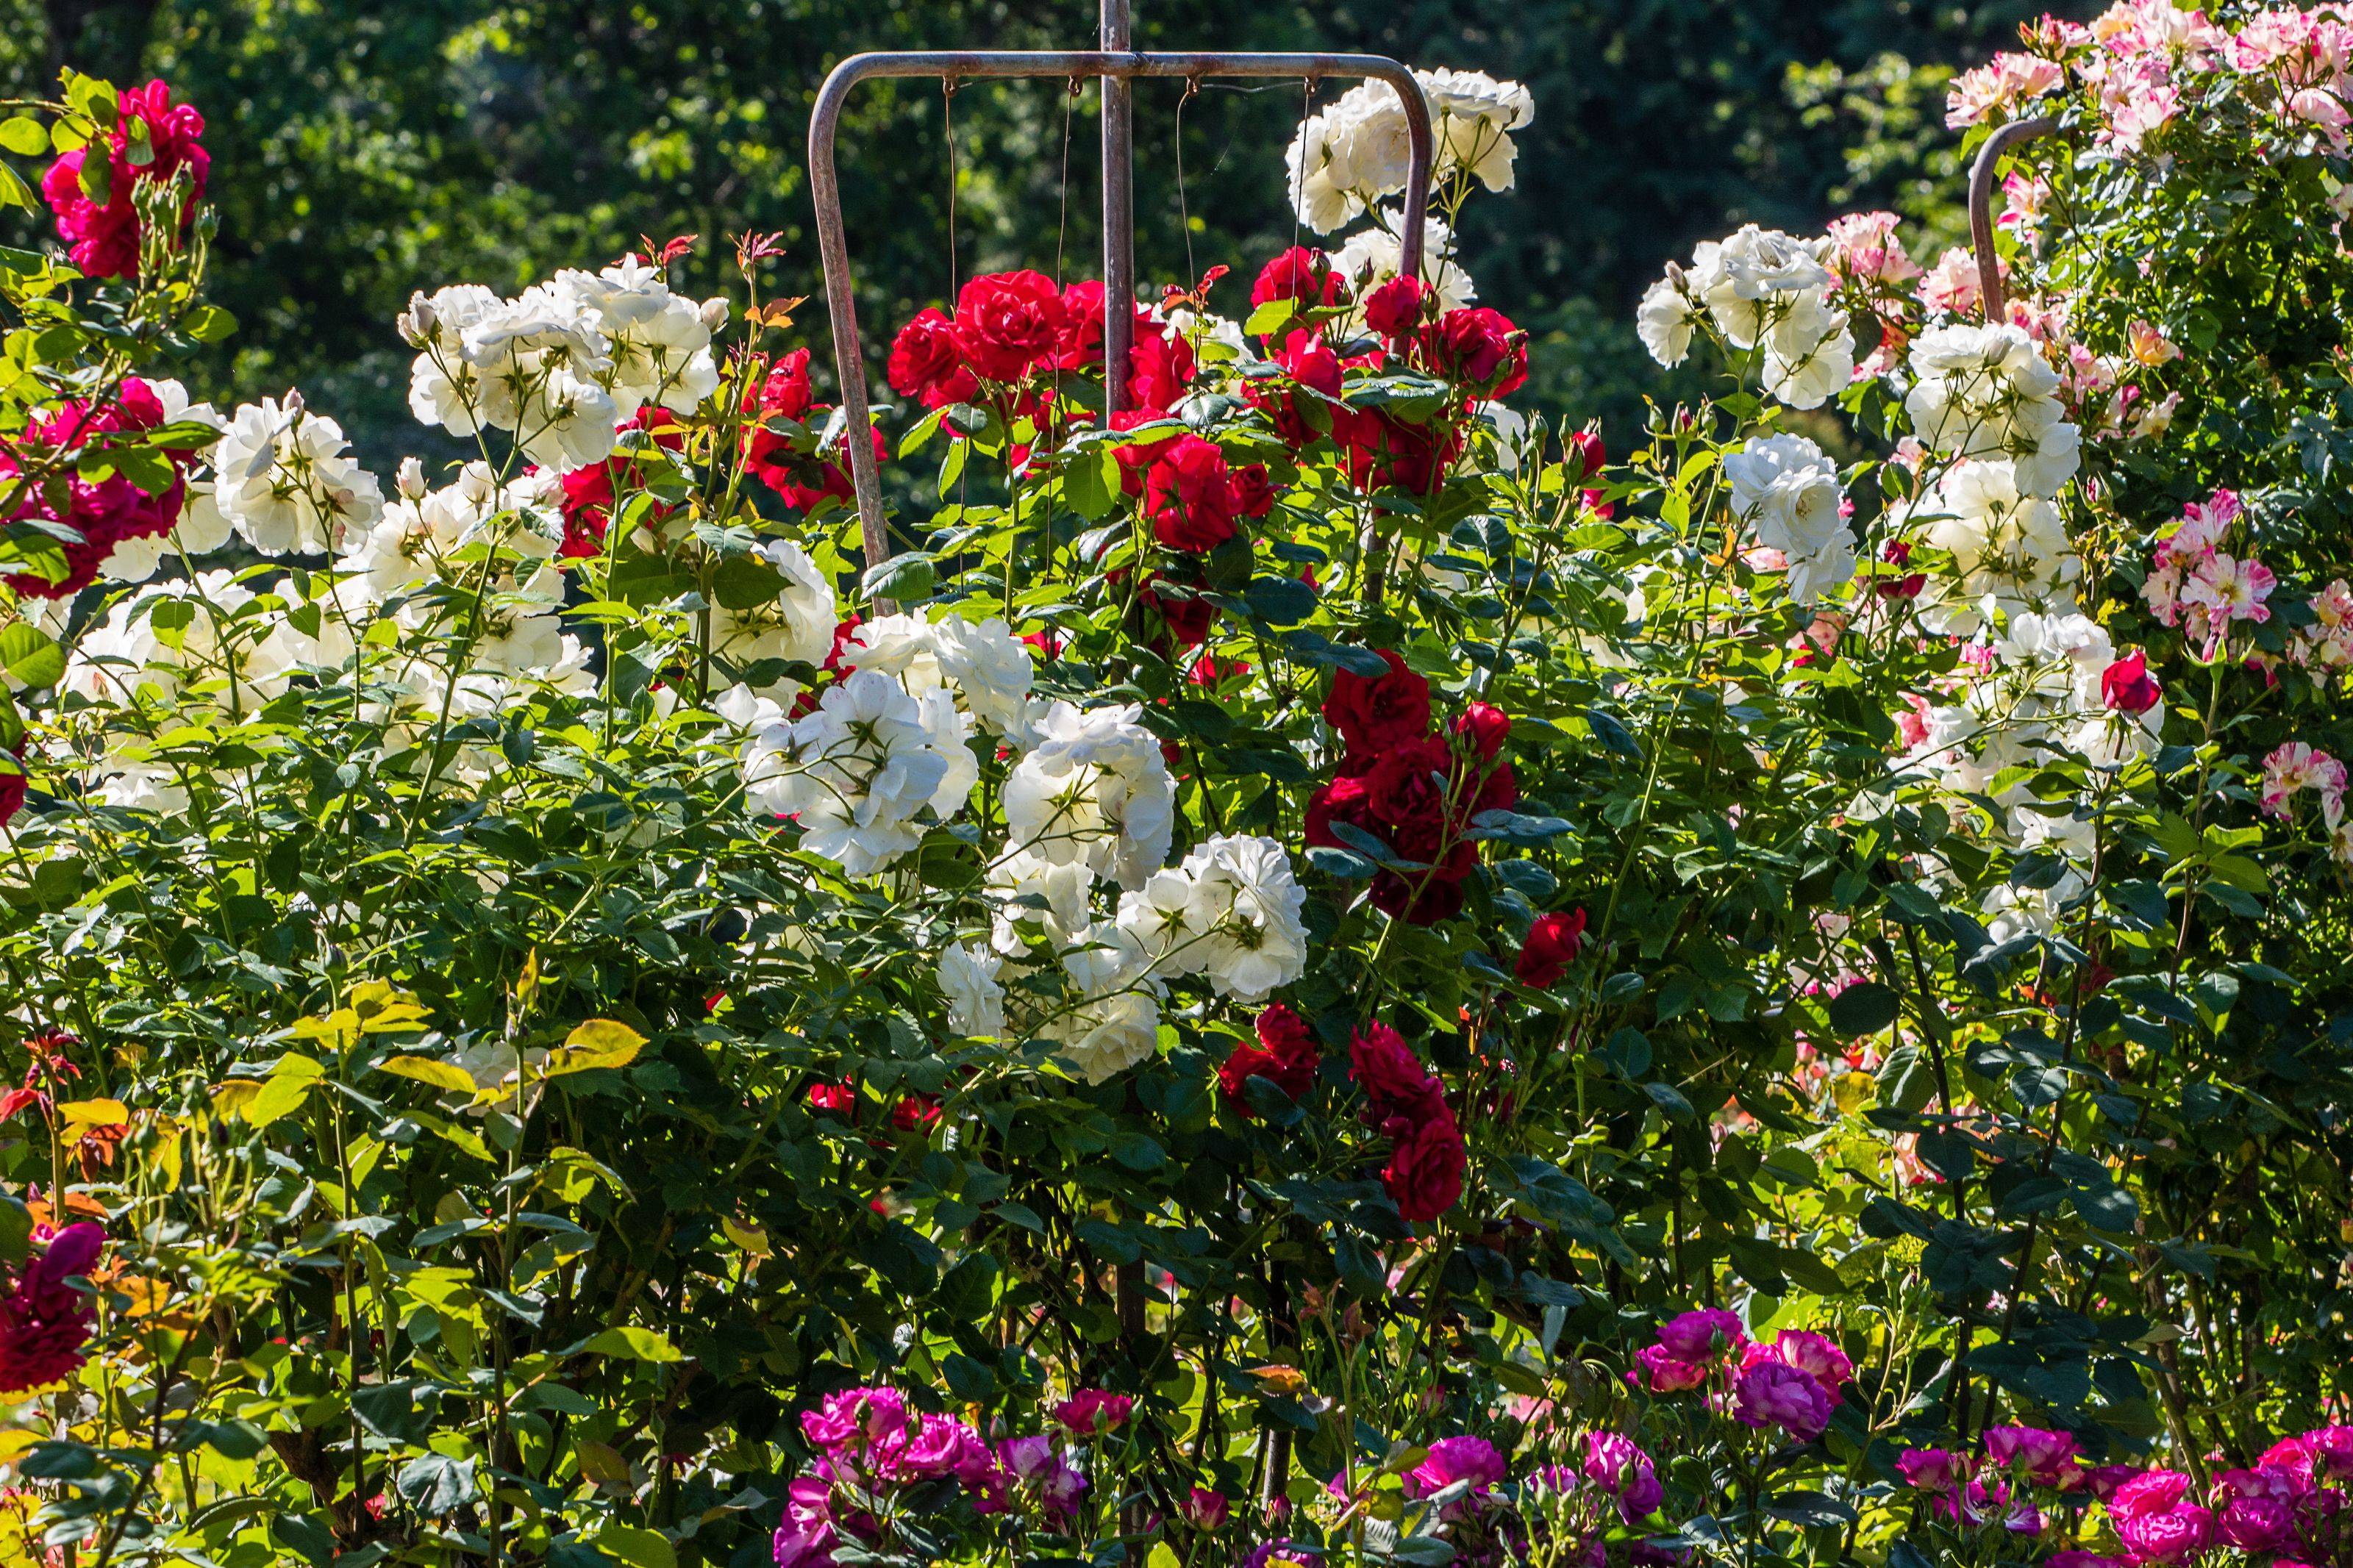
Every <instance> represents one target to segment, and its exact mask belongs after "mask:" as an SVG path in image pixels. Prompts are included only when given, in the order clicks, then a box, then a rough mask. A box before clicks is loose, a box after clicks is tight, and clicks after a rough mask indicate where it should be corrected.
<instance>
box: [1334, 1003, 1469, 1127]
mask: <svg viewBox="0 0 2353 1568" xmlns="http://www.w3.org/2000/svg"><path fill="white" fill-rule="evenodd" d="M1348 1076H1349V1078H1351V1079H1354V1080H1355V1081H1356V1087H1357V1088H1359V1089H1363V1090H1364V1091H1365V1117H1366V1120H1367V1121H1371V1122H1372V1123H1373V1124H1374V1125H1375V1126H1378V1125H1379V1124H1380V1123H1381V1122H1383V1121H1388V1119H1389V1118H1390V1117H1393V1116H1403V1117H1406V1118H1408V1119H1409V1120H1411V1121H1424V1120H1426V1119H1428V1118H1430V1117H1431V1116H1434V1115H1439V1114H1441V1113H1443V1112H1444V1110H1445V1109H1446V1088H1445V1086H1444V1085H1443V1084H1441V1083H1440V1082H1439V1081H1438V1079H1436V1078H1435V1077H1433V1076H1432V1075H1431V1073H1430V1069H1429V1068H1425V1067H1423V1066H1422V1065H1421V1058H1419V1057H1417V1056H1415V1055H1414V1054H1413V1047H1411V1046H1409V1045H1407V1044H1406V1043H1405V1037H1404V1036H1402V1035H1400V1034H1398V1032H1397V1031H1396V1030H1395V1029H1392V1028H1390V1027H1389V1026H1388V1025H1387V1024H1372V1025H1368V1026H1366V1027H1364V1028H1362V1029H1359V1030H1357V1031H1356V1033H1355V1034H1354V1035H1352V1036H1350V1037H1349V1039H1348Z"/></svg>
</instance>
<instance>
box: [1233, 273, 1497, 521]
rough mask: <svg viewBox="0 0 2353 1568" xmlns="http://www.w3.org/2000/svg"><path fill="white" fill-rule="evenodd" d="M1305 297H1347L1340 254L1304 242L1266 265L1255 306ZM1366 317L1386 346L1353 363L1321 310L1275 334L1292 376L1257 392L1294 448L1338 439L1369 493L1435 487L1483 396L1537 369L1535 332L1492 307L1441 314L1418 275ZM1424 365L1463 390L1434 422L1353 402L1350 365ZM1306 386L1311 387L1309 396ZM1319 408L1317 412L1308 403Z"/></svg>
mask: <svg viewBox="0 0 2353 1568" xmlns="http://www.w3.org/2000/svg"><path fill="white" fill-rule="evenodd" d="M1274 300H1296V301H1298V302H1299V303H1300V304H1301V305H1303V306H1304V307H1305V308H1306V309H1308V310H1311V311H1318V310H1320V311H1336V310H1338V309H1339V308H1340V307H1342V306H1345V304H1347V303H1348V291H1347V286H1346V284H1345V281H1344V280H1343V279H1340V278H1338V277H1336V276H1335V275H1334V273H1333V272H1332V269H1331V262H1330V260H1329V259H1328V258H1326V257H1324V255H1323V254H1322V253H1320V252H1317V251H1313V250H1310V249H1308V248H1306V247H1303V246H1293V247H1292V248H1291V249H1289V250H1286V251H1284V252H1283V253H1282V255H1280V256H1278V257H1276V258H1274V259H1273V260H1271V261H1270V262H1268V263H1267V264H1266V266H1265V267H1264V268H1262V269H1261V271H1260V273H1259V275H1258V281H1257V282H1256V283H1255V284H1254V285H1253V286H1252V287H1251V289H1250V303H1251V304H1252V305H1253V306H1258V305H1264V304H1267V303H1270V302H1271V301H1274ZM1363 304H1364V316H1365V325H1366V330H1367V331H1370V332H1372V333H1373V334H1374V335H1375V336H1376V337H1377V338H1379V339H1380V340H1381V342H1382V345H1383V346H1382V347H1380V348H1377V349H1374V350H1371V351H1369V352H1366V353H1359V354H1356V355H1354V356H1352V357H1350V358H1348V359H1345V360H1343V359H1342V358H1341V357H1340V356H1339V353H1338V352H1337V351H1336V350H1335V348H1334V346H1333V344H1332V342H1330V340H1329V337H1328V335H1327V334H1328V330H1329V326H1330V318H1328V317H1327V318H1325V319H1324V320H1315V319H1313V318H1311V319H1310V321H1309V323H1308V325H1306V326H1305V327H1303V328H1289V329H1287V330H1286V331H1285V332H1284V334H1283V341H1282V342H1281V343H1280V344H1277V343H1274V342H1271V340H1270V342H1269V343H1268V345H1267V347H1268V357H1269V358H1271V359H1272V360H1273V361H1274V363H1276V364H1277V365H1279V366H1280V367H1281V368H1282V372H1283V375H1284V377H1285V378H1287V379H1288V380H1289V382H1290V383H1291V386H1292V388H1295V389H1297V390H1290V389H1286V388H1284V387H1283V386H1282V384H1280V383H1279V382H1259V383H1253V384H1252V385H1251V388H1250V397H1251V399H1252V400H1253V401H1254V402H1256V403H1257V405H1259V407H1260V408H1261V409H1263V410H1264V411H1265V413H1266V415H1267V416H1268V417H1269V418H1270V419H1271V420H1272V421H1273V423H1274V426H1275V429H1276V431H1277V432H1278V433H1280V434H1281V435H1282V437H1283V439H1284V440H1286V441H1288V442H1289V443H1291V445H1292V446H1293V447H1306V446H1308V445H1309V444H1311V443H1312V442H1314V440H1316V439H1318V438H1320V437H1324V436H1326V435H1328V437H1329V438H1330V439H1331V441H1332V443H1333V445H1334V446H1335V447H1336V448H1337V449H1338V451H1339V454H1340V458H1341V465H1342V468H1344V469H1345V472H1346V473H1347V475H1348V478H1349V479H1350V481H1351V482H1352V483H1354V484H1356V485H1357V486H1358V487H1359V488H1361V489H1368V490H1370V489H1402V490H1410V491H1413V492H1416V493H1418V494H1424V495H1427V494H1428V493H1430V491H1432V490H1434V489H1437V488H1438V485H1439V482H1440V480H1442V479H1444V478H1445V476H1446V470H1447V469H1448V468H1451V466H1452V465H1453V463H1454V461H1455V459H1456V458H1460V457H1461V455H1462V446H1463V441H1464V433H1465V430H1466V427H1467V426H1468V423H1469V417H1470V416H1471V414H1472V412H1473V411H1474V410H1475V409H1476V408H1477V407H1478V405H1480V404H1482V403H1484V402H1487V401H1489V400H1491V399H1493V398H1497V397H1503V396H1506V395H1509V394H1511V393H1513V392H1515V391H1517V390H1518V389H1519V388H1520V386H1521V385H1522V384H1525V382H1526V380H1527V376H1528V351H1527V334H1526V333H1525V332H1524V331H1520V330H1519V329H1518V328H1517V327H1515V326H1514V325H1513V324H1512V322H1511V321H1510V320H1509V319H1508V318H1506V317H1504V315H1503V314H1502V313H1501V312H1499V311H1496V310H1488V309H1486V308H1484V307H1481V308H1478V309H1475V310H1448V311H1445V312H1443V313H1434V312H1435V306H1436V299H1435V297H1434V296H1433V295H1432V294H1431V293H1430V291H1429V290H1428V289H1424V288H1423V287H1422V286H1421V285H1420V284H1419V282H1416V281H1415V280H1414V279H1410V278H1392V279H1388V281H1386V282H1384V283H1382V284H1380V285H1379V286H1378V287H1377V288H1375V289H1372V290H1371V291H1370V292H1369V293H1367V294H1366V296H1365V298H1364V301H1363ZM1399 368H1410V369H1418V370H1421V371H1425V372H1427V373H1429V374H1431V375H1434V376H1437V377H1439V378H1440V379H1441V380H1443V381H1447V382H1450V383H1451V384H1453V385H1454V387H1455V388H1456V389H1457V392H1458V395H1459V402H1458V403H1457V404H1455V405H1452V406H1451V407H1450V408H1449V409H1448V410H1447V411H1446V412H1445V413H1443V414H1441V415H1440V416H1439V417H1437V418H1435V419H1433V420H1431V421H1430V422H1429V423H1427V424H1417V423H1415V422H1414V421H1412V420H1409V419H1406V418H1404V417H1402V416H1399V415H1398V414H1396V413H1394V412H1393V411H1391V410H1390V409H1388V408H1387V407H1378V408H1370V409H1359V408H1355V407H1352V406H1350V405H1348V403H1347V402H1346V401H1345V395H1344V382H1345V374H1346V373H1347V372H1348V371H1350V370H1366V371H1372V372H1375V373H1380V372H1386V371H1392V370H1397V369H1399ZM1303 394H1304V395H1303ZM1311 406H1314V407H1315V408H1316V409H1317V412H1316V413H1315V414H1313V415H1311V414H1310V413H1309V412H1308V409H1309V408H1310V407H1311Z"/></svg>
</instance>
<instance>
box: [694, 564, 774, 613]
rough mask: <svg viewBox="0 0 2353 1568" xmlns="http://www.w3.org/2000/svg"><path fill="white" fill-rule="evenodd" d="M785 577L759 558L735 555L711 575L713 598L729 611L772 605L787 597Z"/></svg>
mask: <svg viewBox="0 0 2353 1568" xmlns="http://www.w3.org/2000/svg"><path fill="white" fill-rule="evenodd" d="M785 588H786V583H785V577H784V574H783V573H781V572H779V571H777V570H776V568H775V567H773V566H771V565H769V564H768V563H766V562H765V561H764V560H762V559H761V558H760V557H758V556H757V555H732V556H729V557H728V558H727V559H726V560H724V561H723V562H721V563H719V570H717V571H716V572H713V573H712V574H711V596H712V598H714V599H716V600H718V601H719V603H720V604H721V605H723V606H724V607H725V608H727V609H730V610H751V609H757V608H759V607H761V606H763V605H774V604H776V601H777V600H778V599H780V598H782V597H783V596H784V593H785Z"/></svg>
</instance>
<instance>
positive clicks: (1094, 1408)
mask: <svg viewBox="0 0 2353 1568" xmlns="http://www.w3.org/2000/svg"><path fill="white" fill-rule="evenodd" d="M1133 1413H1134V1402H1133V1401H1132V1400H1130V1399H1129V1398H1128V1397H1127V1396H1126V1395H1125V1394H1109V1393H1106V1392H1104V1391H1103V1390H1102V1389H1096V1388H1089V1389H1081V1390H1080V1391H1079V1392H1078V1393H1077V1394H1074V1395H1072V1396H1071V1398H1070V1399H1067V1400H1065V1401H1063V1402H1062V1403H1061V1404H1060V1405H1057V1406H1056V1407H1055V1409H1054V1418H1055V1420H1056V1422H1058V1423H1059V1424H1060V1426H1061V1427H1062V1428H1063V1430H1062V1432H1060V1433H1054V1432H1040V1433H1036V1434H1032V1435H1031V1436H1025V1437H1008V1438H1002V1439H999V1440H998V1441H997V1442H994V1443H992V1442H990V1441H988V1440H987V1438H985V1437H983V1436H981V1435H980V1434H979V1432H977V1431H976V1430H975V1429H974V1428H973V1427H972V1426H970V1425H969V1424H968V1423H966V1422H964V1421H960V1420H958V1419H957V1418H956V1417H955V1416H953V1415H926V1414H924V1413H923V1412H920V1411H918V1410H915V1409H914V1408H913V1407H912V1406H911V1405H909V1404H908V1403H907V1397H906V1395H905V1394H902V1393H901V1392H900V1391H899V1390H897V1389H895V1388H889V1387H878V1388H850V1389H844V1390H842V1391H841V1392H839V1393H838V1394H828V1395H826V1397H825V1399H824V1400H823V1402H822V1403H821V1404H820V1405H818V1408H817V1409H815V1410H811V1411H807V1412H805V1413H803V1415H802V1416H801V1431H802V1434H803V1435H804V1436H807V1438H808V1441H809V1444H810V1446H811V1447H814V1448H816V1449H817V1451H818V1458H817V1461H816V1463H814V1464H813V1465H811V1466H810V1467H809V1468H808V1469H807V1471H806V1472H805V1473H804V1474H802V1475H801V1476H800V1477H799V1478H797V1479H795V1480H794V1481H793V1483H792V1485H791V1487H790V1488H789V1489H787V1492H786V1501H785V1519H784V1522H783V1523H782V1524H780V1525H779V1526H777V1528H776V1541H775V1557H776V1564H777V1568H830V1565H831V1564H832V1563H834V1562H835V1555H834V1553H835V1549H836V1548H837V1547H839V1546H843V1545H848V1544H850V1543H871V1542H876V1541H879V1540H880V1539H881V1535H882V1527H881V1520H880V1519H879V1518H878V1517H877V1514H876V1511H875V1510H876V1508H877V1507H878V1505H886V1506H887V1505H889V1504H891V1503H892V1502H893V1501H895V1500H898V1499H899V1498H901V1497H902V1495H903V1494H905V1493H907V1492H909V1491H911V1490H912V1489H915V1488H918V1487H924V1486H929V1485H933V1484H934V1483H937V1482H940V1481H954V1482H955V1486H956V1488H957V1489H958V1490H959V1491H960V1493H961V1495H962V1497H963V1498H964V1500H965V1501H966V1502H968V1503H969V1504H970V1505H971V1508H972V1510H973V1512H975V1513H976V1514H984V1515H986V1514H1003V1513H1009V1512H1015V1511H1019V1512H1022V1513H1025V1514H1027V1515H1029V1517H1032V1518H1034V1519H1036V1520H1038V1521H1042V1522H1044V1523H1046V1524H1049V1525H1055V1524H1064V1523H1067V1522H1068V1521H1071V1519H1073V1518H1075V1517H1076V1515H1077V1513H1078V1506H1079V1499H1080V1498H1081V1497H1082V1496H1084V1495H1085V1493H1086V1490H1087V1479H1086V1477H1085V1475H1084V1474H1083V1473H1082V1472H1081V1471H1080V1469H1079V1468H1078V1467H1077V1466H1075V1465H1074V1464H1072V1463H1071V1447H1070V1443H1071V1440H1072V1439H1083V1438H1091V1437H1097V1436H1102V1435H1103V1434H1105V1433H1107V1432H1111V1431H1113V1430H1114V1429H1116V1428H1117V1427H1119V1426H1124V1425H1125V1424H1126V1422H1127V1420H1128V1417H1129V1416H1130V1415H1132V1414H1133ZM1206 1496H1208V1497H1209V1498H1215V1497H1216V1494H1214V1493H1209V1494H1206ZM1218 1501H1219V1505H1220V1506H1219V1512H1220V1513H1222V1500H1221V1499H1220V1500H1218ZM1207 1506H1208V1505H1207V1504H1206V1503H1205V1502H1204V1501H1203V1500H1202V1498H1201V1497H1200V1496H1197V1497H1196V1498H1195V1499H1194V1500H1192V1501H1191V1503H1190V1504H1188V1508H1187V1511H1188V1514H1191V1513H1193V1512H1195V1511H1197V1510H1203V1509H1206V1508H1207Z"/></svg>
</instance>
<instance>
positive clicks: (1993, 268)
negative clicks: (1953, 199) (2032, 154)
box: [1969, 114, 2059, 321]
mask: <svg viewBox="0 0 2353 1568" xmlns="http://www.w3.org/2000/svg"><path fill="white" fill-rule="evenodd" d="M2058 129H2059V121H2058V120H2057V118H2056V117H2055V116H2052V115H2048V114H2045V115H2042V116H2040V117H2038V118H2036V119H2033V120H2013V121H2010V123H2009V124H2007V125H2004V126H2001V127H2000V128H1999V129H1997V130H1996V131H1995V132H1994V133H1993V134H1992V135H1990V136H1989V137H1987V138H1986V139H1985V144H1984V145H1983V146H1981V147H1979V148H1978V160H1977V162H1976V163H1972V164H1970V165H1969V242H1970V244H1971V246H1972V247H1974V248H1975V249H1976V251H1977V253H1978V303H1979V305H1980V307H1981V308H1982V310H1983V312H1984V315H1985V319H1986V320H1987V321H2000V320H2001V317H2002V298H2001V258H2000V256H1999V255H1997V254H1996V253H1995V251H1994V247H1993V177H1994V174H1996V173H1997V172H1998V170H1999V167H2000V163H2001V160H2002V154H2004V153H2008V152H2009V151H2010V149H2011V148H2012V147H2015V146H2017V145H2018V144H2019V143H2020V142H2031V141H2033V140H2034V139H2035V138H2037V137H2039V136H2048V135H2050V134H2051V133H2052V132H2053V131H2056V130H2058Z"/></svg>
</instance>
